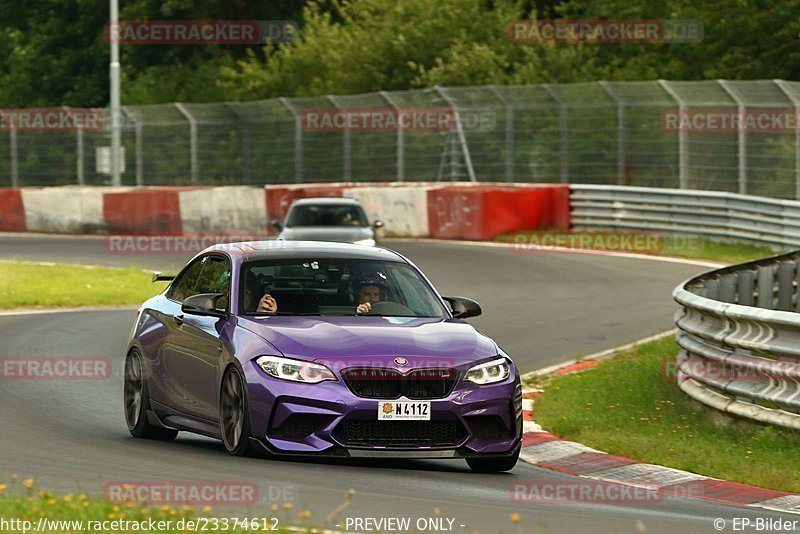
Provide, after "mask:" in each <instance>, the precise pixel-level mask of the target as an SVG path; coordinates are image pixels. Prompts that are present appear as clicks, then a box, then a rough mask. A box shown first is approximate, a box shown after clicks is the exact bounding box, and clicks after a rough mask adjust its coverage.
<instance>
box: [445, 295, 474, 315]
mask: <svg viewBox="0 0 800 534" xmlns="http://www.w3.org/2000/svg"><path fill="white" fill-rule="evenodd" d="M443 298H444V300H446V301H447V302H448V303H449V304H450V308H451V309H452V310H453V317H455V318H456V319H467V318H469V317H477V316H479V315H480V314H481V313H483V312H482V310H481V305H480V304H478V303H477V302H476V301H474V300H472V299H468V298H466V297H443Z"/></svg>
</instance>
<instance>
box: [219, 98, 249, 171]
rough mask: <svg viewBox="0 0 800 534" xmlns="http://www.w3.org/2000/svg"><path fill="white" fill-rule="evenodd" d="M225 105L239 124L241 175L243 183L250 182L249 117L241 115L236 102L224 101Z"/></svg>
mask: <svg viewBox="0 0 800 534" xmlns="http://www.w3.org/2000/svg"><path fill="white" fill-rule="evenodd" d="M224 104H225V107H227V108H228V109H230V110H231V112H233V115H234V117H236V119H237V120H238V122H239V124H240V125H241V128H240V131H241V135H242V176H244V181H245V183H248V184H249V183H252V181H253V174H252V169H253V158H252V150H251V148H250V145H251V141H250V128H249V127H248V126H249V122H250V120H249V117H247V116H245V115H243V114H242V113H240V111H239V107H238V106H237V103H236V102H224Z"/></svg>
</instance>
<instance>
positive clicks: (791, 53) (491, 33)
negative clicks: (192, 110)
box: [0, 0, 800, 107]
mask: <svg viewBox="0 0 800 534" xmlns="http://www.w3.org/2000/svg"><path fill="white" fill-rule="evenodd" d="M532 4H534V3H532V2H529V1H524V0H492V1H489V0H403V1H402V2H398V1H397V0H315V1H311V2H303V1H301V0H273V1H270V2H258V3H253V2H247V1H246V0H127V1H125V2H122V5H121V10H120V19H122V20H126V19H127V20H130V19H139V20H165V19H227V20H285V19H292V20H296V21H298V22H299V23H300V26H301V34H300V37H299V38H298V39H297V40H295V41H294V42H293V43H291V44H288V45H267V46H216V45H215V46H188V45H183V46H178V45H146V46H144V45H142V46H133V45H123V46H122V49H121V56H122V57H121V63H122V69H123V80H124V82H125V83H124V84H123V101H124V102H125V103H127V104H147V103H158V102H173V101H189V102H198V101H211V100H223V99H228V100H231V99H237V100H253V99H256V98H268V97H275V96H314V95H322V94H326V93H338V94H349V93H362V92H370V91H377V90H402V89H410V88H419V87H428V86H431V85H435V84H440V85H451V86H458V85H481V84H528V83H539V82H551V83H559V82H578V81H594V80H598V79H607V80H646V79H657V78H665V79H677V80H697V79H715V78H730V79H753V78H762V79H773V78H785V79H792V78H794V77H796V73H797V72H798V71H800V40H798V37H797V36H798V34H800V19H798V18H797V17H796V16H795V15H796V7H797V0H773V1H768V0H738V1H736V2H730V1H727V0H706V1H704V2H693V1H690V0H667V1H665V2H661V3H653V2H647V1H644V0H638V1H634V2H630V1H627V0H626V1H623V0H596V1H593V2H584V1H582V0H561V1H558V0H549V1H546V2H535V5H537V6H539V7H540V9H541V14H539V15H537V13H536V12H535V11H534V10H533V8H531V5H532ZM0 13H2V14H3V15H2V17H3V24H2V27H0V72H2V76H0V107H27V106H60V105H75V106H104V105H106V103H107V101H108V54H109V46H108V43H106V42H105V39H104V37H103V27H104V25H105V23H106V20H107V18H108V16H107V14H108V3H107V1H106V0H44V1H42V2H19V1H17V0H0ZM537 16H539V17H541V18H571V19H598V18H611V19H648V20H652V19H662V20H698V21H701V22H702V23H703V25H704V39H703V41H702V42H700V43H696V44H669V43H664V44H637V43H612V44H588V43H582V44H568V43H556V44H553V43H518V42H513V41H512V40H511V39H510V38H509V32H508V30H509V23H510V22H511V21H514V20H518V19H523V18H537Z"/></svg>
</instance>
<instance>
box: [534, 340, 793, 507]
mask: <svg viewBox="0 0 800 534" xmlns="http://www.w3.org/2000/svg"><path fill="white" fill-rule="evenodd" d="M677 352H678V346H677V344H676V343H675V341H674V339H672V338H671V337H670V338H665V339H662V340H658V341H653V342H651V343H647V344H644V345H641V346H639V347H637V348H635V349H632V350H631V351H627V352H624V353H621V354H619V355H618V356H617V357H615V358H614V359H612V360H609V361H607V362H604V363H602V364H601V365H598V366H596V367H593V368H590V369H588V370H585V371H581V372H579V373H575V374H569V375H562V376H554V377H551V378H550V379H549V380H548V382H547V385H546V387H545V391H544V394H543V395H542V397H541V398H539V399H537V400H536V403H535V404H534V414H533V415H534V419H535V420H536V422H537V423H539V424H540V425H542V427H544V428H545V429H546V430H548V431H550V432H552V433H553V434H555V435H557V436H559V437H561V438H564V439H568V440H573V441H577V442H580V443H583V444H584V445H588V446H590V447H593V448H596V449H599V450H601V451H604V452H608V453H611V454H619V455H623V456H630V457H632V458H635V459H637V460H640V461H642V462H646V463H654V464H659V465H665V466H668V467H675V468H677V469H683V470H686V471H691V472H694V473H699V474H702V475H705V476H710V477H716V478H721V479H725V480H732V481H736V482H744V483H747V484H754V485H756V486H763V487H767V488H773V489H777V490H783V491H790V492H800V479H798V477H797V466H798V464H800V447H798V445H800V433H797V432H792V431H790V430H783V429H778V428H775V427H762V426H758V425H756V424H754V423H751V422H746V421H735V422H733V421H731V420H729V419H725V418H722V417H720V416H718V415H716V414H715V413H714V412H712V411H711V410H710V409H708V408H705V407H703V406H701V405H699V404H697V403H695V402H693V401H691V400H690V399H689V398H688V397H687V396H686V395H685V394H684V393H683V392H682V391H681V389H680V388H679V387H678V385H677V384H676V382H675V376H674V375H675V373H674V371H673V370H674V368H675V363H674V362H675V356H676V354H677Z"/></svg>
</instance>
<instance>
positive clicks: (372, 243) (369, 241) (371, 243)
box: [353, 239, 375, 247]
mask: <svg viewBox="0 0 800 534" xmlns="http://www.w3.org/2000/svg"><path fill="white" fill-rule="evenodd" d="M353 244H354V245H367V246H370V247H374V246H375V240H374V239H360V240H358V241H353Z"/></svg>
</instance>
